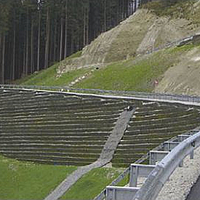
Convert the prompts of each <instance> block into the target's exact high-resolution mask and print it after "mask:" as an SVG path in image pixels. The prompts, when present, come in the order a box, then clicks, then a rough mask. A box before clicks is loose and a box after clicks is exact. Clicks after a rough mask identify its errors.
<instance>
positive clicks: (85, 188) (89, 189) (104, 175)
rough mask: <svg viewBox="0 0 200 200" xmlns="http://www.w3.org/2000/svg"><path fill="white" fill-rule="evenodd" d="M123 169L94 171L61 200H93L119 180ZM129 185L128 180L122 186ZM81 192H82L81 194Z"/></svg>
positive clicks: (85, 176)
mask: <svg viewBox="0 0 200 200" xmlns="http://www.w3.org/2000/svg"><path fill="white" fill-rule="evenodd" d="M122 171H123V169H116V168H99V169H94V170H92V171H90V172H89V173H87V174H86V175H84V176H83V178H81V179H80V180H79V181H78V182H77V183H75V185H74V186H73V187H72V188H71V189H69V191H68V192H67V193H66V194H65V195H64V196H63V197H62V198H61V199H66V200H72V199H76V200H84V199H93V198H94V197H95V196H97V194H99V193H100V192H101V191H102V190H103V189H104V188H105V187H106V186H107V185H109V184H110V183H111V182H112V180H114V179H115V178H117V177H118V176H119V174H120V173H122ZM125 184H127V179H124V180H123V181H122V182H121V185H125ZM79 191H81V192H79Z"/></svg>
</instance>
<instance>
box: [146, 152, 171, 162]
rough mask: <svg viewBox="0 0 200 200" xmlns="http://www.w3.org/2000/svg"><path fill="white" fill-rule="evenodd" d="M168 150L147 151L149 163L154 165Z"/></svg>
mask: <svg viewBox="0 0 200 200" xmlns="http://www.w3.org/2000/svg"><path fill="white" fill-rule="evenodd" d="M168 153H169V151H150V152H149V164H150V165H156V164H157V162H160V161H161V160H162V159H163V158H164V157H165V156H166V155H167V154H168Z"/></svg>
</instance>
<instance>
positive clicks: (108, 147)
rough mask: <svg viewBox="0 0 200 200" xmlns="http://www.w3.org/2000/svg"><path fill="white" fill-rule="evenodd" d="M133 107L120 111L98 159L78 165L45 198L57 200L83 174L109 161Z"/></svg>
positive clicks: (131, 114)
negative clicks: (87, 163)
mask: <svg viewBox="0 0 200 200" xmlns="http://www.w3.org/2000/svg"><path fill="white" fill-rule="evenodd" d="M134 111H135V110H134V109H132V110H130V111H129V110H125V111H123V112H122V113H121V115H120V117H119V119H118V120H117V122H116V125H115V127H114V129H113V131H112V133H111V135H110V136H109V138H108V140H107V141H106V143H105V145H104V147H103V150H102V152H101V154H100V157H99V159H98V160H97V161H96V162H94V163H92V164H90V165H87V166H83V167H79V168H78V169H77V170H76V171H74V172H73V173H72V174H70V175H69V176H68V177H67V178H66V179H65V180H64V181H63V182H62V183H61V184H60V185H59V186H58V187H57V188H56V189H55V190H54V191H52V192H51V193H50V194H49V195H48V196H47V197H46V198H45V200H57V199H59V198H60V197H62V196H63V195H64V194H65V192H66V191H67V190H68V189H69V188H70V187H72V186H73V185H74V184H75V183H76V182H77V181H78V180H79V179H80V178H81V177H82V176H83V175H84V174H86V173H88V172H89V171H91V170H92V169H95V168H98V167H102V166H104V165H106V164H107V163H109V162H110V161H111V160H112V158H113V156H114V153H115V150H116V148H117V146H118V144H119V142H120V140H121V139H122V137H123V135H124V132H125V130H126V128H127V126H128V123H129V121H130V119H131V117H132V116H133V113H134Z"/></svg>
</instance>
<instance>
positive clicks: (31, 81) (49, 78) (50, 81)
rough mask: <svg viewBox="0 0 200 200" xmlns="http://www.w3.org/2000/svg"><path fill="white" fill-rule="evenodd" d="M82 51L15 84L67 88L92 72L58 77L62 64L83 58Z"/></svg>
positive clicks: (72, 73)
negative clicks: (58, 69)
mask: <svg viewBox="0 0 200 200" xmlns="http://www.w3.org/2000/svg"><path fill="white" fill-rule="evenodd" d="M81 53H82V52H81V51H79V52H77V53H75V54H73V55H71V56H70V57H68V58H66V59H65V60H63V61H62V62H61V63H56V64H54V65H53V66H51V67H50V68H48V69H46V70H42V71H40V72H38V73H34V74H31V75H29V76H26V77H24V78H22V79H19V80H17V81H15V84H21V85H40V86H67V85H68V84H69V83H71V82H72V81H74V80H75V79H76V78H78V77H80V76H81V75H84V74H86V73H87V72H89V71H91V69H89V68H84V69H78V70H74V71H69V72H67V73H65V74H63V75H62V76H61V77H59V78H58V77H56V76H57V68H58V67H59V66H60V65H62V63H66V62H67V61H69V60H70V59H72V58H76V57H79V56H81Z"/></svg>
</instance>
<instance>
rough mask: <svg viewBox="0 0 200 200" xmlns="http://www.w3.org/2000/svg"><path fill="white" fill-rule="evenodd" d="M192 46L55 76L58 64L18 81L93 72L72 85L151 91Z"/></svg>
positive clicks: (56, 81)
mask: <svg viewBox="0 0 200 200" xmlns="http://www.w3.org/2000/svg"><path fill="white" fill-rule="evenodd" d="M192 48H194V46H193V45H187V46H183V47H175V48H171V49H166V50H161V51H159V52H155V53H153V54H150V55H146V56H143V57H142V56H141V57H136V58H133V59H129V60H127V61H119V62H115V63H112V64H109V65H108V66H106V67H103V68H99V69H98V70H92V69H93V68H82V69H79V70H72V71H69V72H67V73H65V74H63V75H62V76H61V77H60V78H56V67H57V64H56V65H54V66H52V67H51V68H49V69H47V70H45V71H42V72H40V73H39V74H38V75H31V76H30V77H28V78H26V79H24V80H21V81H20V82H17V83H20V84H23V85H43V86H53V85H55V86H58V85H59V86H66V85H68V84H69V83H70V82H72V81H74V80H75V79H77V78H78V77H80V76H84V75H85V74H86V73H88V72H90V75H89V76H87V77H86V78H85V79H83V80H81V81H80V82H78V83H77V84H75V85H74V86H73V87H77V88H96V89H106V90H134V91H146V92H151V91H153V90H154V88H155V85H154V81H155V80H158V81H160V80H161V79H162V77H163V74H164V73H165V72H166V71H167V69H168V68H170V67H173V66H175V65H176V64H177V63H179V62H180V59H181V56H182V55H183V54H184V53H187V52H188V51H189V50H191V49H192Z"/></svg>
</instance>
